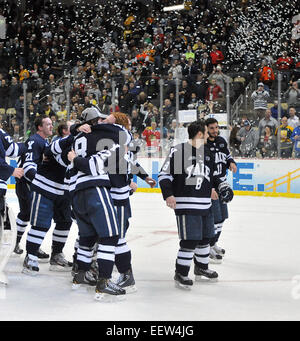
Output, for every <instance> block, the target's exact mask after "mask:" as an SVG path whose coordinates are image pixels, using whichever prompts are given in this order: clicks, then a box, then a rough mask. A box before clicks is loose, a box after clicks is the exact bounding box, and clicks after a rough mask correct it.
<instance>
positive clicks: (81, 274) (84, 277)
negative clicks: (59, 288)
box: [72, 270, 97, 290]
mask: <svg viewBox="0 0 300 341" xmlns="http://www.w3.org/2000/svg"><path fill="white" fill-rule="evenodd" d="M96 284H97V279H96V278H95V277H94V275H93V274H92V273H91V271H84V270H79V271H78V272H77V273H76V274H75V275H74V278H73V283H72V290H78V289H80V288H81V287H82V285H83V286H90V287H92V286H95V285H96Z"/></svg>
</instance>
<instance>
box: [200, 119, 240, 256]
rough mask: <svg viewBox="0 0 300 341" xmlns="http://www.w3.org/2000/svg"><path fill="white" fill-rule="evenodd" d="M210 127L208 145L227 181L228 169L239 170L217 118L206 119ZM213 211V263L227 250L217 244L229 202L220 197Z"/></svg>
mask: <svg viewBox="0 0 300 341" xmlns="http://www.w3.org/2000/svg"><path fill="white" fill-rule="evenodd" d="M205 124H206V126H207V129H208V135H209V136H208V139H207V146H208V147H209V150H210V151H211V152H212V153H213V154H214V155H215V163H216V164H217V170H216V175H218V176H219V177H220V178H221V179H222V180H223V181H226V172H227V169H229V170H230V171H232V172H233V173H235V172H236V171H237V167H236V163H235V161H234V160H233V158H232V156H231V154H230V152H229V150H228V147H227V142H226V141H225V139H224V138H223V137H221V136H219V125H218V121H217V120H216V119H215V118H208V119H207V120H206V121H205ZM212 211H213V215H214V227H215V236H214V237H213V238H212V239H211V241H210V256H209V257H210V261H211V262H212V263H221V262H222V258H223V256H224V254H225V250H224V249H222V248H221V247H219V246H218V245H217V242H218V240H219V238H220V234H221V232H222V226H223V223H224V221H225V219H227V218H228V208H227V203H224V202H222V200H220V199H219V198H218V199H216V200H213V201H212Z"/></svg>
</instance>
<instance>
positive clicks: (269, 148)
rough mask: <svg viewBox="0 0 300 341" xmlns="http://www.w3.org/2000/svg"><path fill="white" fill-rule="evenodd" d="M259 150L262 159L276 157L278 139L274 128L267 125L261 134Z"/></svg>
mask: <svg viewBox="0 0 300 341" xmlns="http://www.w3.org/2000/svg"><path fill="white" fill-rule="evenodd" d="M258 150H259V152H260V155H261V156H262V157H264V158H265V157H274V156H276V154H277V138H276V136H275V135H274V130H273V127H271V126H269V125H266V126H265V127H264V129H263V131H262V133H261V134H260V139H259V143H258Z"/></svg>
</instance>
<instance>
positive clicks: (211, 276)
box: [194, 265, 219, 282]
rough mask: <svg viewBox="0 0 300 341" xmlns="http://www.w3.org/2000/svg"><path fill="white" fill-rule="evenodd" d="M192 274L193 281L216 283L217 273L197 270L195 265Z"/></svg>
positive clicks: (208, 270)
mask: <svg viewBox="0 0 300 341" xmlns="http://www.w3.org/2000/svg"><path fill="white" fill-rule="evenodd" d="M194 274H195V281H197V282H201V281H207V280H209V281H210V282H217V281H218V276H219V275H218V273H217V272H216V271H213V270H210V269H207V270H203V269H201V268H199V266H197V265H195V268H194Z"/></svg>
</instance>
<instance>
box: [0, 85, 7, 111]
mask: <svg viewBox="0 0 300 341" xmlns="http://www.w3.org/2000/svg"><path fill="white" fill-rule="evenodd" d="M8 94H9V87H8V85H7V84H6V79H1V84H0V108H4V109H7V104H8Z"/></svg>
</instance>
